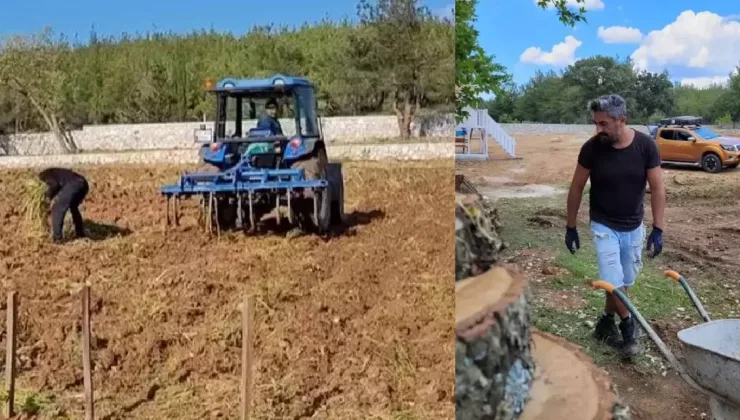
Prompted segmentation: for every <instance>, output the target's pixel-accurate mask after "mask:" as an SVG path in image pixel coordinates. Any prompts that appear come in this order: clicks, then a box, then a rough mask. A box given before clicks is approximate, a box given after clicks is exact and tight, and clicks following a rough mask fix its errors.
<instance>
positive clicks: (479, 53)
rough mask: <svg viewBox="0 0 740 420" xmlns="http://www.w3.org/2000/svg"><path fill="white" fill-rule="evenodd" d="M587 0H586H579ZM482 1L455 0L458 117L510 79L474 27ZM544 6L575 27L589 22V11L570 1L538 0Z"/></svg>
mask: <svg viewBox="0 0 740 420" xmlns="http://www.w3.org/2000/svg"><path fill="white" fill-rule="evenodd" d="M576 2H577V3H585V0H576ZM477 4H478V0H455V35H456V39H455V64H456V71H455V119H456V120H457V121H458V122H460V121H462V120H463V119H465V118H467V116H468V113H467V112H466V111H465V110H464V108H466V107H468V106H474V105H476V104H477V103H478V101H479V98H480V95H481V94H484V93H493V94H495V95H498V94H500V93H501V89H500V86H501V84H502V83H505V82H507V81H509V80H510V78H511V76H510V75H508V74H507V73H506V68H505V67H504V66H502V65H501V64H498V63H494V62H493V59H494V56H493V55H486V53H485V51H484V50H483V48H481V46H480V45H479V44H478V31H477V30H475V28H474V27H473V23H474V22H475V20H476V15H475V7H476V5H477ZM537 5H538V6H539V7H541V8H543V9H544V8H547V7H549V6H553V7H555V9H556V11H557V14H558V17H559V19H560V21H561V22H563V23H564V24H566V25H568V26H574V25H575V24H576V23H577V22H579V21H583V22H585V21H586V18H585V16H584V14H585V13H586V10H585V8H584V7H580V8H578V9H577V10H572V9H570V8H568V5H567V0H537Z"/></svg>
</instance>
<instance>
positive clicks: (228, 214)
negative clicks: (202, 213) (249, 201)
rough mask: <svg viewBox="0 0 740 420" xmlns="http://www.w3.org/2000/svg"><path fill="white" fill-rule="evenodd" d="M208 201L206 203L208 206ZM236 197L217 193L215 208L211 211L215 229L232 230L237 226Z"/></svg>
mask: <svg viewBox="0 0 740 420" xmlns="http://www.w3.org/2000/svg"><path fill="white" fill-rule="evenodd" d="M207 206H208V203H206V208H208V207H207ZM236 213H237V205H236V199H235V198H234V197H230V196H223V195H217V196H216V197H215V203H214V204H213V210H212V212H211V221H212V225H211V226H213V229H214V230H215V229H218V230H222V231H223V230H231V229H233V228H234V227H235V226H236V216H237V214H236Z"/></svg>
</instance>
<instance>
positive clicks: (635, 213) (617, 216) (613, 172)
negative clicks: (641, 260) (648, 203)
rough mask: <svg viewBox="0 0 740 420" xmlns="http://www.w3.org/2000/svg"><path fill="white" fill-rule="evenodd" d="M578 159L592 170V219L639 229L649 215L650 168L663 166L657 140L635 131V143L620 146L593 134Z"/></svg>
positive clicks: (618, 228) (620, 227)
mask: <svg viewBox="0 0 740 420" xmlns="http://www.w3.org/2000/svg"><path fill="white" fill-rule="evenodd" d="M578 163H579V164H580V165H581V166H583V167H584V168H586V169H589V170H590V171H591V191H590V193H591V194H590V197H589V207H590V209H589V210H590V216H591V220H592V221H594V222H596V223H601V224H603V225H605V226H607V227H610V228H612V229H614V230H616V231H620V232H628V231H631V230H635V229H637V228H638V227H639V226H640V224H641V223H642V218H643V216H644V215H645V209H644V206H643V201H644V198H645V185H646V183H647V170H648V169H652V168H655V167H658V166H660V153H659V152H658V147H657V145H656V144H655V141H654V140H653V139H652V138H651V137H650V136H648V135H647V134H644V133H641V132H639V131H635V137H634V139H633V141H632V144H630V145H629V146H627V147H625V148H624V149H616V148H614V147H612V146H609V145H605V144H603V143H601V142H600V141H599V139H598V138H596V137H592V138H590V139H589V140H588V141H586V143H584V145H583V146H582V147H581V152H580V154H579V155H578Z"/></svg>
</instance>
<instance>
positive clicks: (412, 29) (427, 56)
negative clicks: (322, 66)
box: [355, 0, 453, 138]
mask: <svg viewBox="0 0 740 420" xmlns="http://www.w3.org/2000/svg"><path fill="white" fill-rule="evenodd" d="M418 3H419V1H418V0H375V3H374V4H371V3H370V0H360V4H359V5H358V15H359V17H360V24H361V29H362V30H364V36H362V37H357V38H355V44H356V45H357V44H360V45H361V47H362V48H363V49H364V50H365V54H364V56H362V57H356V58H357V60H358V63H359V67H360V68H364V69H365V70H369V71H372V72H374V73H376V74H377V75H378V77H379V79H380V80H379V82H380V83H381V84H382V85H383V86H385V87H386V89H387V90H388V92H389V94H390V97H391V98H393V99H392V104H393V109H394V111H395V113H396V118H397V120H398V129H399V131H400V135H401V137H402V138H409V137H410V136H411V123H412V122H413V120H414V115H415V114H416V112H417V110H418V109H419V108H420V107H421V103H422V101H423V100H424V97H425V89H426V85H425V83H424V81H425V79H424V74H425V73H427V74H428V73H431V71H432V69H434V68H436V67H438V66H440V65H441V63H444V62H445V61H447V62H448V65H449V72H450V73H451V71H452V67H451V66H452V64H453V63H452V61H451V60H450V59H449V57H450V56H451V51H448V49H445V48H441V49H439V48H436V49H435V48H431V49H425V48H419V46H420V45H422V44H423V41H424V39H425V38H426V37H427V36H428V35H430V33H429V31H428V30H427V29H430V27H431V26H430V25H429V24H428V23H430V22H432V23H433V22H434V21H435V20H436V18H434V17H433V16H432V13H431V12H430V11H429V9H428V8H427V7H425V6H420V5H419V4H418ZM443 35H444V32H443ZM447 36H449V37H450V38H452V36H453V35H452V31H449V32H447ZM445 55H447V58H446V57H445Z"/></svg>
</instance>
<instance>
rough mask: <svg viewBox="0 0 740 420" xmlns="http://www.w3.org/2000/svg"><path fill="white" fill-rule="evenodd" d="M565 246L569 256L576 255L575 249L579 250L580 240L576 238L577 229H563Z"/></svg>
mask: <svg viewBox="0 0 740 420" xmlns="http://www.w3.org/2000/svg"><path fill="white" fill-rule="evenodd" d="M565 246H566V247H568V250H569V251H570V253H571V254H575V253H576V249H581V240H580V239H579V238H578V229H576V228H574V227H566V228H565Z"/></svg>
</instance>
